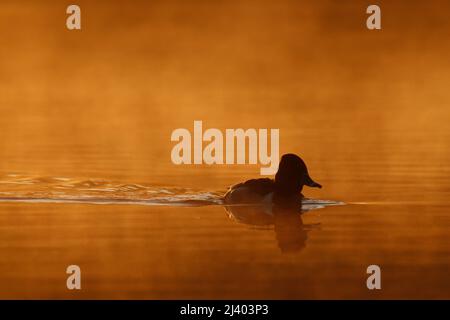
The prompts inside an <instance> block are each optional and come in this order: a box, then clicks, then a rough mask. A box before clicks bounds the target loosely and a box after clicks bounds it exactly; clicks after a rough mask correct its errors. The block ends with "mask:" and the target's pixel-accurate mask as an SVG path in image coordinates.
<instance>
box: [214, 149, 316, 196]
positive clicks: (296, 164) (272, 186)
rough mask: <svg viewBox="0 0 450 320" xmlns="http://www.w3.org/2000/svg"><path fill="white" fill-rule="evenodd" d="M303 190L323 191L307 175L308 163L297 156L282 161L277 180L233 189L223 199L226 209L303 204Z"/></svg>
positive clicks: (284, 157) (238, 185)
mask: <svg viewBox="0 0 450 320" xmlns="http://www.w3.org/2000/svg"><path fill="white" fill-rule="evenodd" d="M303 186H308V187H311V188H322V185H321V184H319V183H317V182H315V181H314V180H313V179H312V178H311V177H310V175H309V173H308V168H307V167H306V164H305V162H304V161H303V160H302V159H301V158H300V157H299V156H298V155H296V154H293V153H288V154H284V155H283V156H282V157H281V160H280V164H279V166H278V171H277V173H276V174H275V179H270V178H260V179H251V180H247V181H245V182H241V183H238V184H235V185H233V186H231V187H230V188H229V189H228V191H227V192H226V193H225V195H224V197H223V201H224V203H225V205H233V204H238V205H239V204H263V205H265V204H273V203H275V204H288V203H293V202H296V203H299V202H300V203H301V200H302V199H303V198H304V196H303V194H302V193H301V192H302V190H303Z"/></svg>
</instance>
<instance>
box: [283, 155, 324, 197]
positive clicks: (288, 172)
mask: <svg viewBox="0 0 450 320" xmlns="http://www.w3.org/2000/svg"><path fill="white" fill-rule="evenodd" d="M303 186H308V187H312V188H322V186H321V185H320V184H318V183H317V182H315V181H314V180H313V179H311V177H310V176H309V173H308V169H307V168H306V164H305V163H304V162H303V160H302V159H301V158H300V157H299V156H297V155H295V154H292V153H289V154H285V155H283V156H282V157H281V160H280V165H279V166H278V172H277V174H276V175H275V190H276V191H275V192H276V193H277V194H279V195H283V196H294V195H297V194H299V193H300V192H301V191H302V189H303Z"/></svg>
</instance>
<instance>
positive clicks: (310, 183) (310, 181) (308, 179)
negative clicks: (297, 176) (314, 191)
mask: <svg viewBox="0 0 450 320" xmlns="http://www.w3.org/2000/svg"><path fill="white" fill-rule="evenodd" d="M305 182H306V183H305V185H307V186H308V187H311V188H322V185H321V184H320V183H317V182H315V181H314V180H313V179H311V177H310V176H307V177H306V181H305Z"/></svg>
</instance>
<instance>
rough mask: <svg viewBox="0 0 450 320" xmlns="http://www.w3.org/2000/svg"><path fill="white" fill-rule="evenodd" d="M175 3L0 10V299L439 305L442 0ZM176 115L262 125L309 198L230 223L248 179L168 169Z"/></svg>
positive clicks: (211, 122) (445, 170)
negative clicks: (374, 27)
mask: <svg viewBox="0 0 450 320" xmlns="http://www.w3.org/2000/svg"><path fill="white" fill-rule="evenodd" d="M184 3H185V2H183V4H181V3H180V2H176V1H152V2H151V4H150V3H148V2H144V1H136V2H135V3H131V2H130V4H121V5H120V6H119V5H118V2H117V3H115V2H114V1H98V2H96V4H95V5H94V4H92V3H90V2H84V1H80V2H79V4H80V6H81V7H82V10H83V12H84V13H83V15H84V16H83V17H84V18H83V19H84V20H83V21H86V25H85V28H84V29H83V31H82V32H80V33H70V32H68V31H67V30H65V29H64V28H63V27H64V26H61V21H63V20H64V19H63V18H64V11H65V10H64V8H63V9H62V10H61V8H59V7H57V6H55V5H54V4H52V2H51V1H43V0H40V1H33V3H31V2H27V5H26V8H25V7H23V6H22V4H18V3H17V2H16V1H2V4H1V5H0V35H1V36H0V42H1V47H2V50H1V51H0V70H1V73H0V93H1V94H0V111H1V115H2V116H1V117H0V288H1V290H0V298H95V299H99V298H136V299H167V298H223V299H228V298H254V299H258V298H273V299H279V298H290V299H300V298H374V299H378V298H450V277H449V276H448V270H449V267H450V254H449V253H450V247H449V243H450V235H449V234H450V233H449V230H450V215H449V209H450V201H449V194H450V178H449V177H450V175H449V173H450V165H449V159H450V148H449V141H450V132H449V129H448V119H449V118H450V117H449V116H450V109H449V107H448V106H449V105H450V95H449V94H448V89H447V88H448V83H450V76H449V73H448V70H449V68H450V63H449V61H448V59H447V57H448V56H449V54H450V44H449V43H448V41H445V40H446V39H448V30H450V26H449V22H448V19H447V16H446V12H448V10H444V9H443V7H445V6H448V4H447V3H445V4H444V3H439V2H438V1H429V2H427V3H422V4H411V3H409V2H408V3H406V2H405V3H403V2H402V1H399V2H396V3H386V4H384V5H383V10H386V11H387V12H389V13H390V14H386V15H384V18H383V26H384V27H383V28H384V29H383V30H382V31H381V32H378V33H376V32H368V31H367V30H366V29H364V28H362V27H361V21H362V20H361V14H364V11H365V10H364V8H365V5H366V3H365V2H363V1H355V2H352V3H351V4H350V3H349V4H346V5H341V4H334V3H333V2H329V1H317V2H314V3H312V2H308V3H306V2H305V3H302V2H298V1H280V2H277V3H276V4H275V3H272V2H271V3H269V2H265V3H264V4H261V3H262V2H260V1H259V2H258V5H257V6H256V7H257V8H258V9H255V2H253V1H240V2H239V4H237V3H228V2H217V3H214V4H213V3H209V2H208V3H202V2H198V1H192V2H190V3H188V4H184ZM406 7H408V12H407V14H406V13H405V10H406V9H405V8H406ZM448 9H450V8H448ZM61 13H62V14H63V16H62V17H61ZM61 19H63V20H61ZM411 21H414V23H413V24H411V23H412V22H411ZM194 120H202V121H203V124H204V126H205V128H218V129H220V130H225V129H226V128H279V129H280V152H281V153H287V152H293V153H297V154H299V155H301V156H302V158H303V159H304V160H305V162H306V164H307V165H308V168H309V171H310V173H311V176H312V178H313V179H314V180H316V181H317V182H319V183H321V184H322V185H323V186H324V187H323V189H320V190H319V189H309V188H305V190H304V194H305V196H306V197H307V198H308V199H311V200H308V201H309V202H306V203H304V208H303V209H304V211H305V212H304V213H303V214H302V215H301V216H300V215H285V216H283V218H280V219H278V220H276V221H275V220H273V219H272V220H271V219H268V220H264V221H263V222H264V223H262V222H261V219H260V216H259V213H260V211H259V209H255V208H249V210H248V211H245V212H250V213H249V216H251V217H250V218H249V217H248V216H246V217H242V212H237V213H236V212H234V213H233V212H231V214H230V210H228V209H229V208H225V207H224V206H222V205H221V196H222V195H223V193H224V192H225V191H226V189H227V187H228V186H230V185H232V184H234V183H237V182H241V181H244V180H246V179H250V178H255V177H258V176H259V166H250V165H235V166H206V165H201V166H175V165H173V164H172V163H171V161H170V151H171V148H172V146H173V144H172V143H171V142H170V135H171V132H172V130H174V129H176V128H188V129H190V130H192V126H193V121H194ZM329 204H333V205H329ZM337 204H340V205H337ZM317 206H321V207H322V208H317ZM250 209H252V210H253V211H251V210H250ZM255 216H256V218H255ZM245 218H247V219H245ZM249 219H250V221H251V222H253V223H249V222H250V221H249ZM255 221H256V222H259V223H257V224H255V223H254V222H255ZM71 264H77V265H79V266H80V267H81V269H82V288H83V289H82V290H81V291H77V292H74V291H69V290H67V289H66V286H65V284H66V277H67V275H66V273H65V270H66V267H67V266H68V265H71ZM372 264H377V265H379V266H380V267H381V270H382V290H380V291H369V290H367V288H366V279H367V274H366V268H367V266H369V265H372Z"/></svg>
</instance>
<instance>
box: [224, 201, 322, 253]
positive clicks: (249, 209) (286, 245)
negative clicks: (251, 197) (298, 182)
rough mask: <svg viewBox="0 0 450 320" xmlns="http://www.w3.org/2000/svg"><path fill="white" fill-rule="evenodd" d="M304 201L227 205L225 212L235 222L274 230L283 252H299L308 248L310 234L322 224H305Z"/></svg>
mask: <svg viewBox="0 0 450 320" xmlns="http://www.w3.org/2000/svg"><path fill="white" fill-rule="evenodd" d="M301 202H302V199H301V198H300V197H299V198H298V199H297V200H296V201H295V202H289V203H273V204H272V205H270V206H268V205H227V206H225V210H226V211H227V213H228V216H229V217H230V218H231V219H233V220H234V221H237V222H240V223H244V224H247V225H251V226H254V227H257V228H260V229H272V228H273V229H274V231H275V239H276V241H277V243H278V247H279V248H280V250H281V252H283V253H288V252H299V251H301V250H302V249H304V248H305V247H306V242H307V240H308V232H309V231H311V230H314V229H318V228H320V224H319V223H318V224H305V223H304V222H303V219H302V216H301V215H302V213H304V211H302V205H301Z"/></svg>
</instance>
